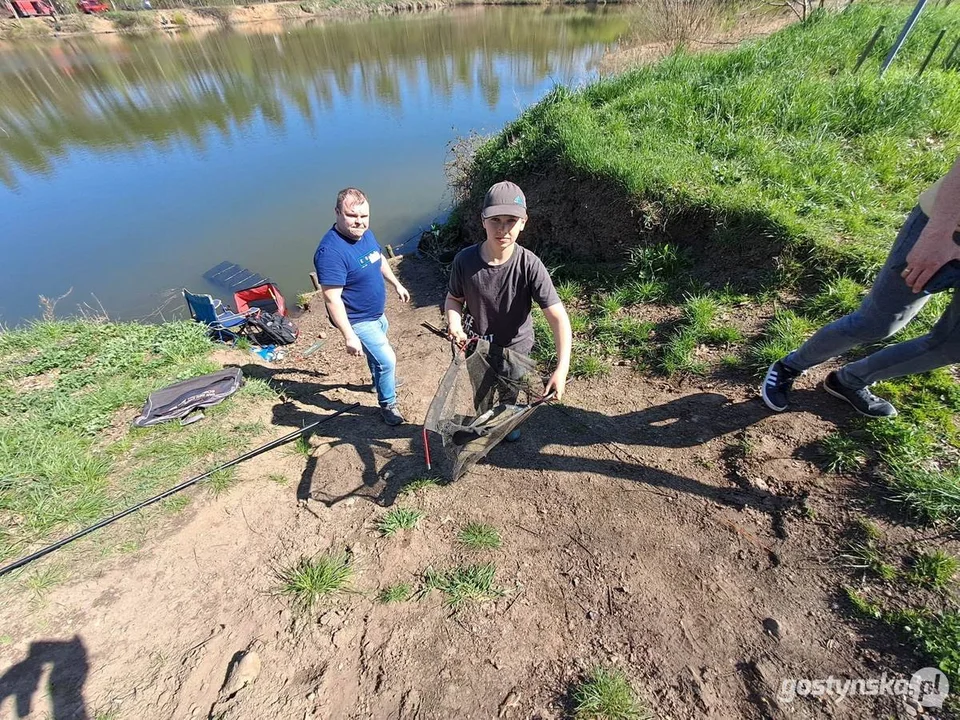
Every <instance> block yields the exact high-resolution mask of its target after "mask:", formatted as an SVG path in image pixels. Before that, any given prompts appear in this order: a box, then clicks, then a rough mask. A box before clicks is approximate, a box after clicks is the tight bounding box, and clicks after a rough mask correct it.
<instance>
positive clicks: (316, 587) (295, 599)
mask: <svg viewBox="0 0 960 720" xmlns="http://www.w3.org/2000/svg"><path fill="white" fill-rule="evenodd" d="M352 575H353V569H352V568H351V566H350V557H349V555H347V553H334V554H331V553H324V554H323V555H318V556H316V557H313V558H307V557H303V558H300V561H299V562H298V563H297V564H296V565H294V566H293V567H291V568H287V569H286V570H282V571H280V572H279V573H278V579H279V580H280V587H279V588H278V590H277V592H278V593H279V594H280V595H284V596H286V597H288V598H289V599H290V601H291V602H292V603H293V605H294V607H295V608H296V609H297V610H299V611H301V612H309V611H310V610H311V609H312V608H313V606H314V605H316V604H317V602H318V601H319V600H320V599H321V598H324V597H328V596H330V595H332V594H333V593H335V592H337V591H338V590H342V589H343V588H344V586H345V585H346V584H347V583H348V582H349V581H350V578H351V577H352Z"/></svg>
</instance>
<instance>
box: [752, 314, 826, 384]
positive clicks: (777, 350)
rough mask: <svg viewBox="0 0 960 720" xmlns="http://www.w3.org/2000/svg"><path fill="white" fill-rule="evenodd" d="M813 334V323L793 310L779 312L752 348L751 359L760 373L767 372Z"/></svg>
mask: <svg viewBox="0 0 960 720" xmlns="http://www.w3.org/2000/svg"><path fill="white" fill-rule="evenodd" d="M811 332H813V323H811V322H810V321H809V320H807V319H806V318H802V317H800V316H799V315H797V314H796V313H795V312H793V311H792V310H779V311H778V312H777V313H776V314H775V315H774V316H773V320H771V321H770V323H769V324H768V325H767V328H766V331H765V332H764V335H763V339H762V340H761V341H759V342H758V343H756V344H755V345H753V346H752V347H751V348H750V359H751V361H752V362H753V364H754V366H755V368H756V369H757V371H758V372H766V370H767V368H768V367H769V366H770V365H771V364H772V363H773V362H774V361H775V360H779V359H780V358H782V357H785V356H786V355H787V354H789V353H790V352H792V351H793V350H796V349H797V348H798V347H800V345H802V344H803V341H804V340H806V339H807V336H808V335H809V334H810V333H811Z"/></svg>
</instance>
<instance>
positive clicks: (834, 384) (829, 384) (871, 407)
mask: <svg viewBox="0 0 960 720" xmlns="http://www.w3.org/2000/svg"><path fill="white" fill-rule="evenodd" d="M823 389H824V390H826V391H827V392H828V393H830V394H831V395H833V396H834V397H838V398H840V399H841V400H846V401H847V402H848V403H850V404H851V405H853V409H854V410H856V411H857V412H858V413H860V414H861V415H866V416H867V417H872V418H892V417H896V415H897V409H896V408H895V407H894V406H893V405H891V404H890V403H888V402H887V401H886V400H884V399H883V398H882V397H877V396H876V395H874V394H873V393H872V392H870V388H860V389H859V390H852V389H850V388H848V387H847V386H846V385H844V384H843V383H841V382H840V380H838V379H837V373H836V372H832V373H830V374H829V375H827V379H826V380H824V381H823Z"/></svg>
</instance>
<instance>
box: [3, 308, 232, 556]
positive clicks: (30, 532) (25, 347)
mask: <svg viewBox="0 0 960 720" xmlns="http://www.w3.org/2000/svg"><path fill="white" fill-rule="evenodd" d="M212 348H213V345H212V344H211V342H210V341H209V339H208V338H207V337H206V333H205V331H204V329H203V328H202V327H201V326H200V325H199V324H197V323H193V322H176V323H168V324H164V325H140V324H136V323H95V322H88V321H80V320H64V321H46V320H43V321H38V322H34V323H31V324H29V325H27V326H25V327H23V328H18V329H14V330H5V331H2V332H0V514H2V515H3V516H4V530H3V531H2V532H0V559H6V558H9V557H11V556H13V555H16V554H20V553H22V552H24V551H25V550H27V549H28V548H30V547H34V546H36V545H37V544H39V543H42V542H44V541H47V540H49V539H51V538H52V537H54V536H59V535H63V534H66V533H67V532H68V531H70V530H72V529H79V528H80V527H82V526H84V525H87V524H90V523H92V522H95V521H96V520H99V519H100V518H102V517H104V516H106V515H109V514H110V513H112V512H116V511H118V510H120V509H122V508H123V507H125V506H126V505H128V504H130V503H131V502H135V501H137V500H141V499H144V498H145V497H147V496H148V494H150V493H151V492H153V491H155V490H156V489H157V487H158V486H160V485H164V486H167V485H173V484H176V483H177V482H179V481H181V480H183V479H185V478H184V476H183V473H184V472H185V471H188V470H198V471H199V470H202V469H203V467H202V465H203V464H204V463H208V462H210V461H211V460H216V459H220V457H219V456H221V455H222V453H223V452H225V451H226V450H228V449H229V448H231V447H234V446H236V444H237V443H241V442H242V440H238V439H237V438H236V437H235V436H234V435H232V434H231V433H229V432H224V431H223V430H219V431H218V429H217V428H216V427H215V423H214V422H213V421H212V420H211V419H210V418H208V419H207V420H204V421H203V423H201V424H200V425H191V426H188V427H186V428H181V427H179V426H177V425H175V424H174V425H173V426H157V427H154V428H149V429H142V430H141V429H130V427H129V425H128V424H127V422H128V417H129V416H130V411H131V410H133V409H137V410H139V409H140V408H141V407H142V406H143V403H144V401H145V400H146V398H147V395H148V394H149V393H150V392H151V391H153V390H155V389H157V388H160V387H163V386H165V385H168V384H170V383H172V382H175V381H177V380H182V379H185V378H188V377H192V376H195V375H200V374H204V373H208V372H212V371H214V370H216V369H217V366H216V365H215V364H213V363H212V362H211V361H210V360H208V359H207V355H208V353H209V352H210V351H211V350H212ZM239 394H240V393H238V394H237V395H239ZM232 402H234V401H233V398H231V400H228V401H227V403H224V404H223V406H222V407H227V406H228V405H230V404H231V403H232ZM124 413H127V415H126V416H124ZM120 417H123V418H124V419H123V420H122V422H120V421H119V420H118V418H120ZM118 423H119V424H118ZM208 466H209V465H208Z"/></svg>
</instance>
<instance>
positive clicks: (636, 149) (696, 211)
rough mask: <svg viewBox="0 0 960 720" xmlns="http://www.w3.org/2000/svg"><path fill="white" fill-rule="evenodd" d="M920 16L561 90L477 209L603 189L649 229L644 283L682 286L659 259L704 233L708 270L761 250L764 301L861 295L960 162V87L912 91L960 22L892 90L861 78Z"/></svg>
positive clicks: (490, 147) (684, 59)
mask: <svg viewBox="0 0 960 720" xmlns="http://www.w3.org/2000/svg"><path fill="white" fill-rule="evenodd" d="M909 11H910V6H909V5H908V4H906V3H855V4H854V5H853V6H851V7H849V8H847V10H846V12H844V13H842V14H838V13H827V12H822V13H818V14H817V15H816V16H815V17H813V18H812V19H811V20H810V21H809V22H807V23H803V24H802V25H801V24H796V25H793V26H791V27H788V28H786V29H785V30H783V31H781V32H778V33H776V34H774V35H772V36H769V37H767V38H764V39H761V40H757V41H754V42H747V43H744V44H743V45H742V46H740V47H738V48H736V49H734V50H731V51H730V52H723V53H704V54H689V53H685V52H682V51H681V52H676V53H675V54H673V55H671V56H669V57H668V58H666V59H665V60H663V61H662V62H659V63H655V64H651V65H647V66H644V67H641V68H638V69H636V70H633V71H630V72H627V73H625V74H623V75H620V76H617V77H614V78H611V79H609V80H604V81H601V82H598V83H594V84H592V85H590V86H588V87H586V88H584V89H582V90H578V91H571V90H568V89H566V88H563V87H558V88H556V89H555V90H554V91H553V92H551V93H549V94H548V95H547V96H546V97H545V98H544V99H543V100H542V101H541V102H540V103H538V104H537V105H536V106H534V107H533V108H531V109H529V110H528V111H527V112H525V113H524V114H523V115H522V116H521V117H520V118H519V119H518V120H516V121H515V122H513V123H511V124H510V125H509V126H508V127H507V128H505V129H504V131H503V132H502V133H501V134H500V135H498V136H497V137H495V138H494V139H492V140H491V141H489V142H488V143H486V144H485V145H484V146H482V147H481V148H479V150H478V151H477V153H476V156H475V160H474V163H473V167H472V173H471V176H470V184H469V188H468V193H467V194H468V195H470V196H471V197H472V196H473V195H476V196H477V197H479V196H480V195H481V194H482V192H483V190H484V189H486V187H488V186H489V185H490V183H491V182H492V181H493V179H496V178H501V177H515V178H519V179H521V180H522V179H523V178H526V177H528V176H531V175H532V174H533V173H538V174H541V175H542V174H543V173H553V172H556V173H563V175H564V176H565V177H570V178H573V182H577V181H578V180H580V179H587V178H589V179H591V181H593V182H598V181H599V182H602V183H604V184H605V185H606V186H607V187H609V188H611V189H613V190H612V191H613V192H619V193H622V196H623V200H625V201H626V202H627V203H628V204H629V205H630V206H632V207H634V208H638V209H641V211H642V219H643V226H644V227H643V229H642V230H641V231H640V232H639V235H640V237H639V238H638V242H637V247H636V248H635V249H634V251H633V253H632V255H631V257H630V258H629V259H628V271H631V272H632V273H633V274H634V276H635V278H636V279H644V280H651V279H652V280H662V279H663V278H662V277H661V276H664V275H669V273H670V272H671V270H672V271H673V272H674V273H676V270H674V269H673V268H674V267H675V265H676V263H677V262H678V260H674V258H673V256H671V255H670V254H668V253H667V254H665V253H662V252H659V253H657V252H653V251H652V250H651V248H653V250H656V249H658V248H663V247H664V246H668V247H669V246H673V247H682V246H684V244H685V243H684V241H685V240H686V239H687V238H686V236H685V232H689V231H690V228H695V230H694V231H693V232H695V233H696V240H697V244H698V245H699V246H701V247H703V248H704V250H703V251H700V252H701V255H700V257H709V255H711V254H714V253H718V252H722V251H723V249H724V248H725V247H730V246H736V247H737V249H743V248H756V249H757V258H758V260H759V262H760V263H762V267H757V268H755V272H753V273H752V274H751V277H750V278H749V282H750V283H752V284H753V285H758V284H760V285H763V284H767V283H769V282H775V283H780V282H783V281H784V280H799V281H806V280H808V279H818V280H823V279H826V278H828V277H830V276H831V275H835V274H837V273H838V272H844V273H845V274H848V275H849V276H850V277H852V278H853V279H855V280H865V279H866V278H868V277H869V276H871V275H872V274H874V272H875V271H876V269H877V268H878V266H879V264H880V263H881V261H882V259H883V256H884V255H885V251H886V249H887V248H888V247H889V244H890V240H891V238H892V237H893V236H894V235H895V234H896V230H897V229H898V226H899V224H900V222H901V221H902V218H903V214H904V212H905V211H906V210H908V209H909V208H910V207H911V206H912V205H913V204H914V203H915V202H916V198H917V196H918V195H919V193H920V191H921V190H922V189H924V188H925V187H926V186H927V185H929V184H930V183H932V182H933V181H934V180H936V179H937V178H938V177H939V176H940V175H942V173H943V172H944V170H945V169H946V168H947V167H948V166H949V164H950V163H951V162H952V160H953V159H954V157H955V155H956V148H955V139H954V137H953V135H952V133H954V132H955V130H956V128H957V127H960V103H958V102H957V100H958V98H960V80H958V78H957V77H956V74H955V73H953V72H951V71H945V70H943V69H941V68H940V67H939V66H937V65H936V63H934V65H933V66H931V68H929V69H928V70H927V72H926V73H925V74H924V75H923V77H922V78H921V79H920V80H917V79H916V72H917V66H918V64H919V62H920V60H921V59H922V57H923V55H924V54H925V53H926V51H927V50H929V48H930V46H931V44H932V42H933V40H934V36H935V35H936V33H937V32H939V30H940V29H941V28H944V29H946V30H947V32H948V34H950V33H953V34H954V35H955V34H956V33H957V32H958V30H960V12H958V11H957V9H956V8H955V7H946V8H944V7H936V8H928V11H929V12H927V13H926V14H925V15H924V18H923V20H924V21H923V22H922V23H918V24H917V26H916V28H915V29H914V32H913V33H912V34H911V36H910V38H909V40H908V42H907V43H906V44H905V46H904V47H903V49H902V50H901V53H900V55H899V56H898V58H897V62H896V63H895V64H894V65H893V67H892V68H891V69H890V71H889V72H887V73H886V75H885V76H884V77H883V78H882V79H881V78H879V77H878V74H877V72H875V70H871V71H867V72H860V73H858V74H856V75H854V74H853V73H851V72H850V70H851V68H852V67H853V65H854V63H855V62H856V58H857V55H858V54H859V53H860V51H861V50H862V49H863V47H864V45H865V44H866V42H867V40H869V36H870V33H871V32H872V31H873V29H874V28H876V27H877V26H879V25H883V26H884V28H885V30H884V32H883V33H882V35H881V38H880V41H879V42H878V43H877V45H876V49H875V51H874V56H873V57H872V58H871V61H870V62H871V66H872V67H874V68H875V67H876V63H877V62H879V55H880V54H881V53H882V50H883V49H884V48H888V47H889V46H890V44H891V43H892V42H893V38H894V35H895V33H896V31H897V30H898V29H899V28H900V27H901V26H902V25H903V22H904V20H905V19H906V17H907V15H908V14H909ZM926 138H930V140H931V141H930V142H927V141H926V140H925V139H926ZM764 250H765V251H766V252H764ZM574 259H575V258H570V260H571V262H572V261H573V260H574ZM691 259H693V260H696V259H697V258H691ZM679 260H682V258H680V259H679Z"/></svg>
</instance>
